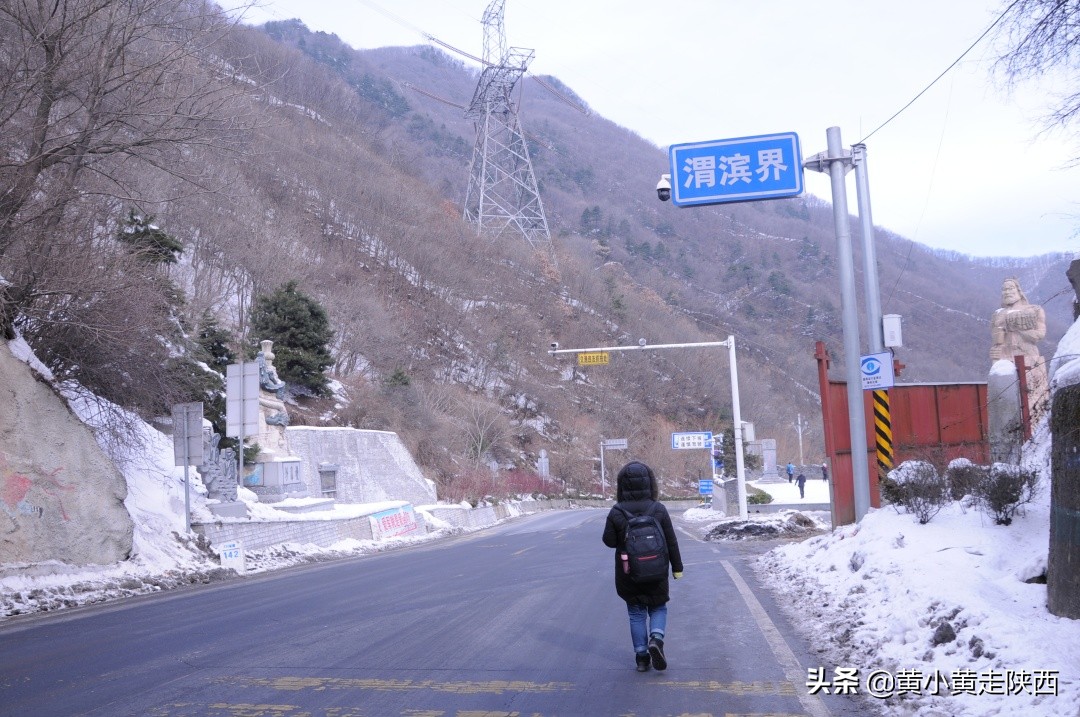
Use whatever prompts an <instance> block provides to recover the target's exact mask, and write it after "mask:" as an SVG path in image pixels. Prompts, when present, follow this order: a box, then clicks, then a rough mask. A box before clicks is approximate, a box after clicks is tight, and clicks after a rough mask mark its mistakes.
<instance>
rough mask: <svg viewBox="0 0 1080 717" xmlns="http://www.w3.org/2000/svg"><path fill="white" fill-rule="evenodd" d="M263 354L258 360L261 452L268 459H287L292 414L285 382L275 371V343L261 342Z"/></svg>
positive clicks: (259, 439) (257, 357) (261, 353)
mask: <svg viewBox="0 0 1080 717" xmlns="http://www.w3.org/2000/svg"><path fill="white" fill-rule="evenodd" d="M259 345H260V346H262V351H260V352H259V353H258V355H257V356H256V361H257V362H258V364H259V388H260V390H259V438H258V441H259V448H260V449H261V450H262V451H263V452H265V453H267V454H268V455H273V454H278V455H287V454H288V452H289V451H288V449H287V448H286V445H285V426H288V425H289V414H288V413H287V412H286V410H285V402H284V401H283V400H281V399H282V396H283V394H284V391H285V382H284V381H282V380H281V379H280V378H278V374H277V369H275V368H274V342H273V341H269V340H267V341H260V342H259Z"/></svg>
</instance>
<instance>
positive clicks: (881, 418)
mask: <svg viewBox="0 0 1080 717" xmlns="http://www.w3.org/2000/svg"><path fill="white" fill-rule="evenodd" d="M874 440H875V442H876V444H877V464H878V475H879V476H884V475H888V473H889V471H891V470H892V469H893V437H892V417H891V416H890V415H889V392H888V391H886V390H882V389H878V390H876V391H874Z"/></svg>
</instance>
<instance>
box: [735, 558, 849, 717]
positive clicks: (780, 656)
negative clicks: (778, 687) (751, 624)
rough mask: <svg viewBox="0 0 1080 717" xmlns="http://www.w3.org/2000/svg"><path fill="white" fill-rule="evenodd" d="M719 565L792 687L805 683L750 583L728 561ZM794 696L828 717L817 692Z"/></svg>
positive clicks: (818, 716)
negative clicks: (815, 693)
mask: <svg viewBox="0 0 1080 717" xmlns="http://www.w3.org/2000/svg"><path fill="white" fill-rule="evenodd" d="M720 565H721V566H723V568H724V571H725V572H727V574H728V577H730V578H731V581H732V582H733V583H735V587H736V588H737V589H738V590H739V594H740V595H742V599H743V602H745V603H746V607H747V608H749V609H750V614H751V615H753V617H754V621H755V622H756V623H757V625H758V628H759V629H760V630H761V632H762V634H763V635H764V636H765V642H766V643H768V645H769V649H770V650H772V653H773V656H774V657H775V658H776V661H777V662H779V663H780V666H781V668H783V670H784V676H785V677H787V679H788V680H789V681H790V682H791V685H792V686H793V687H795V686H803V687H805V685H806V672H805V670H804V669H803V667H802V665H800V664H799V660H798V658H796V657H795V653H794V652H792V651H791V648H790V647H788V644H787V643H786V642H785V641H784V636H783V635H781V634H780V630H779V629H777V627H776V625H775V624H773V621H772V620H771V619H769V614H768V613H767V612H765V608H764V607H762V605H761V603H760V602H759V601H758V599H757V596H755V595H754V592H753V590H751V589H750V586H749V585H747V584H746V581H745V580H743V578H742V575H739V572H738V571H737V570H736V569H735V566H733V565H732V564H731V563H730V562H728V561H727V560H721V561H720ZM795 696H796V697H797V698H798V699H799V703H800V704H801V705H802V706H803V709H805V710H806V712H807V714H808V715H810V717H830V712H829V709H828V708H827V707H826V706H825V703H824V702H822V701H821V699H820V698H819V697H818V696H817V695H812V694H810V693H809V692H804V691H802V690H799V689H795Z"/></svg>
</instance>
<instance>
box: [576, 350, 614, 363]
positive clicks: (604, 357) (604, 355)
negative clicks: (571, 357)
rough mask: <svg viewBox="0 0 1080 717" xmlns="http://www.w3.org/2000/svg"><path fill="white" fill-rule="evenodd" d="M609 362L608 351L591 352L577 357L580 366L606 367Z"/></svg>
mask: <svg viewBox="0 0 1080 717" xmlns="http://www.w3.org/2000/svg"><path fill="white" fill-rule="evenodd" d="M607 362H608V352H607V351H590V352H588V353H583V354H578V355H577V363H578V366H606V365H607Z"/></svg>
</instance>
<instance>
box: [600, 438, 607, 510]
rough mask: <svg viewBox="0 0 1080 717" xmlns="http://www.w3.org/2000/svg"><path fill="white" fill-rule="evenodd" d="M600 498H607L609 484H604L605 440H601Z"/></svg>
mask: <svg viewBox="0 0 1080 717" xmlns="http://www.w3.org/2000/svg"><path fill="white" fill-rule="evenodd" d="M600 500H607V486H606V485H605V484H604V442H603V441H600Z"/></svg>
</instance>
